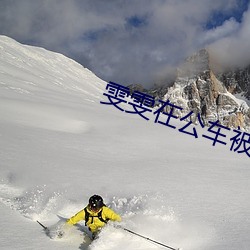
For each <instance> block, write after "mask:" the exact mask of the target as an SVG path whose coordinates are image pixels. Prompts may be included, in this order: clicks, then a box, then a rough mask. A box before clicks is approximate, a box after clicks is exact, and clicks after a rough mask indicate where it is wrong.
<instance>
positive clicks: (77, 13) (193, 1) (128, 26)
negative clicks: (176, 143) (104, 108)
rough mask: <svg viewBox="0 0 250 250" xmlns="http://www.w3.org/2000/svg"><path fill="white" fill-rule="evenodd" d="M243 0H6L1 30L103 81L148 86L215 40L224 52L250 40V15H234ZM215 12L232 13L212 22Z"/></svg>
mask: <svg viewBox="0 0 250 250" xmlns="http://www.w3.org/2000/svg"><path fill="white" fill-rule="evenodd" d="M242 1H243V0H242ZM239 2H241V1H238V0H220V1H217V0H210V1H207V0H200V1H197V0H180V1H175V0H155V1H151V0H143V1H140V0H130V1H129V0H128V1H123V0H116V1H113V0H105V1H103V0H72V1H67V0H44V1H32V0H22V1H17V0H16V1H8V0H2V1H1V2H0V33H2V34H5V35H8V36H11V37H13V38H15V39H17V40H18V41H20V42H24V43H30V44H34V45H39V46H42V47H45V48H47V49H50V50H54V51H58V52H61V53H63V54H65V55H67V56H69V57H71V58H73V59H76V60H77V61H79V62H80V63H82V64H83V65H84V66H85V67H88V68H89V69H91V70H92V71H93V72H94V73H96V74H97V75H98V76H100V77H101V78H103V79H104V80H107V81H109V80H111V81H114V82H118V83H120V84H124V85H127V84H130V83H142V84H144V85H146V86H149V85H151V84H153V83H154V82H156V81H163V80H164V79H165V78H166V77H167V72H169V71H171V69H172V68H173V67H174V66H175V65H177V64H178V63H179V62H180V61H181V60H182V59H183V58H185V57H186V56H188V55H190V54H192V53H193V52H195V51H196V50H198V49H200V48H203V47H204V46H209V45H211V44H213V48H214V51H217V52H216V53H218V51H220V50H221V48H222V47H223V46H225V44H226V47H232V46H233V47H234V46H236V44H238V40H241V42H240V44H243V43H244V41H245V39H248V40H249V33H250V32H249V31H248V30H247V29H248V27H249V25H247V23H248V22H249V21H248V19H249V18H248V17H247V16H248V13H247V12H246V13H245V15H244V18H243V20H242V22H239V20H238V19H237V18H234V17H233V14H234V13H235V11H236V10H238V9H239V8H240V5H239ZM215 13H217V17H218V13H219V14H221V15H222V16H223V17H225V18H226V19H225V20H224V21H223V22H222V23H218V22H217V21H216V20H212V19H213V18H214V17H215V16H216V15H215ZM212 21H213V23H214V26H213V29H208V28H207V24H208V23H212ZM245 32H247V34H246V33H245ZM233 34H237V37H234V35H233ZM245 43H246V42H245ZM243 48H247V43H246V44H244V46H243ZM242 53H243V52H242ZM223 56H225V55H224V54H223ZM225 60H226V61H227V60H228V59H225Z"/></svg>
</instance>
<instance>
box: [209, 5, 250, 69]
mask: <svg viewBox="0 0 250 250" xmlns="http://www.w3.org/2000/svg"><path fill="white" fill-rule="evenodd" d="M226 25H227V24H224V25H223V26H222V27H220V29H224V30H225V29H227V28H226ZM237 25H238V27H237V28H236V29H233V32H231V33H228V34H227V35H226V36H224V37H222V38H221V39H217V40H215V41H214V42H213V43H211V44H210V51H211V52H212V53H213V57H214V59H215V60H216V61H217V63H218V64H219V65H224V67H245V66H247V65H249V64H250V56H249V51H250V43H249V41H250V10H249V9H248V11H246V12H245V13H244V15H243V18H242V22H241V23H240V24H239V23H238V24H237Z"/></svg>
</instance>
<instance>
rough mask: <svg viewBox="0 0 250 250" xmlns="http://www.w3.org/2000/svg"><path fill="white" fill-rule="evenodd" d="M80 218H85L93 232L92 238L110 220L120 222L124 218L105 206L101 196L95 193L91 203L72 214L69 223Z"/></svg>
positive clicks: (73, 222) (86, 223) (74, 222)
mask: <svg viewBox="0 0 250 250" xmlns="http://www.w3.org/2000/svg"><path fill="white" fill-rule="evenodd" d="M80 220H85V226H87V227H88V228H89V230H90V231H91V232H92V238H93V239H94V238H95V237H96V236H97V234H98V232H99V231H100V230H101V228H102V227H104V226H105V224H106V223H107V222H108V221H109V220H112V221H118V222H120V221H121V220H122V219H121V217H120V216H119V215H118V214H116V213H115V212H114V211H113V210H111V209H110V208H108V207H106V206H105V204H104V203H103V199H102V197H101V196H99V195H96V194H95V195H93V196H91V197H90V198H89V204H88V205H87V206H86V207H85V208H84V209H82V210H81V211H79V212H78V213H77V214H75V215H74V216H72V217H71V218H70V219H69V220H68V221H67V224H69V225H74V224H76V223H77V222H78V221H80Z"/></svg>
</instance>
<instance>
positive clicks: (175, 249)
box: [122, 228, 180, 250]
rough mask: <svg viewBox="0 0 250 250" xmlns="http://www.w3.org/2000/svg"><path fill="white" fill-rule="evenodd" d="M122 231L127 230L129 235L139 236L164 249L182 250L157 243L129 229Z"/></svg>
mask: <svg viewBox="0 0 250 250" xmlns="http://www.w3.org/2000/svg"><path fill="white" fill-rule="evenodd" d="M122 229H123V230H125V231H127V232H129V233H131V234H134V235H137V236H139V237H141V238H143V239H145V240H148V241H151V242H154V243H156V244H158V245H161V246H163V247H166V248H169V249H171V250H180V248H173V247H170V246H167V245H165V244H162V243H160V242H158V241H155V240H152V239H150V238H148V237H145V236H143V235H141V234H138V233H135V232H133V231H131V230H129V229H127V228H122Z"/></svg>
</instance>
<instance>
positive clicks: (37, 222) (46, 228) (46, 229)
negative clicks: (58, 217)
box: [36, 220, 48, 231]
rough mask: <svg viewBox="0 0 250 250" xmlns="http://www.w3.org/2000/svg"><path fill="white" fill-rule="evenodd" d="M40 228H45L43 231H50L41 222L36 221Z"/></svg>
mask: <svg viewBox="0 0 250 250" xmlns="http://www.w3.org/2000/svg"><path fill="white" fill-rule="evenodd" d="M36 222H37V223H38V224H39V225H40V226H42V227H43V229H44V230H45V231H46V230H48V228H47V227H45V226H44V225H43V224H42V223H41V222H39V221H38V220H37V221H36Z"/></svg>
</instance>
